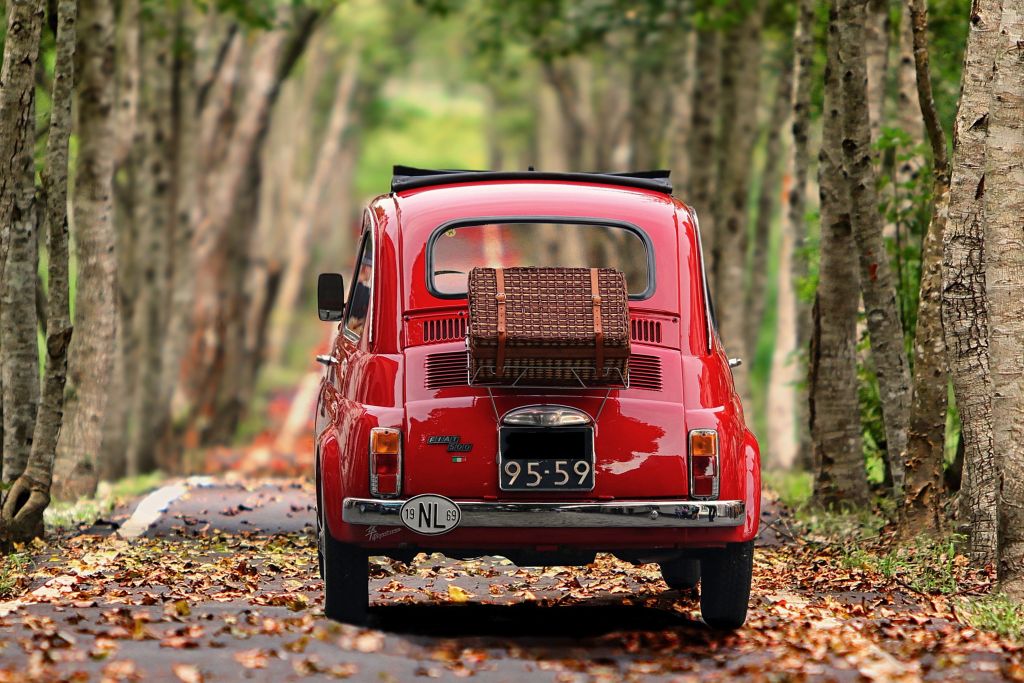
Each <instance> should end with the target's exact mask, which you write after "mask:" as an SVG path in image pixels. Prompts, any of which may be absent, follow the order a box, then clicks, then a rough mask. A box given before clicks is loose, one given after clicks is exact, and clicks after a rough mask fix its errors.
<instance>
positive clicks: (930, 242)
mask: <svg viewBox="0 0 1024 683" xmlns="http://www.w3.org/2000/svg"><path fill="white" fill-rule="evenodd" d="M907 8H908V10H909V11H908V12H906V13H905V14H904V21H905V22H910V23H911V24H912V27H913V28H912V33H913V57H914V66H915V71H916V75H917V94H918V102H919V110H920V111H921V112H922V114H923V116H924V122H925V128H926V130H927V131H928V140H929V142H930V143H931V148H932V168H933V172H934V174H935V177H934V180H933V183H932V201H933V207H932V219H931V222H930V224H929V225H928V232H927V233H925V237H924V245H923V247H922V250H921V264H922V265H921V290H920V293H919V296H918V300H919V304H918V310H917V330H916V333H915V335H914V390H913V397H914V398H913V402H912V403H911V406H910V431H909V435H908V441H907V460H906V466H907V480H906V498H905V500H904V505H903V508H902V509H901V516H900V533H901V534H902V535H904V536H906V537H910V536H912V535H916V534H919V533H921V532H922V531H925V532H927V531H936V530H939V529H941V528H942V526H943V522H944V515H943V512H942V487H943V476H942V475H943V472H942V464H943V458H944V454H945V447H946V438H945V437H946V400H947V394H948V389H947V384H948V379H947V377H948V370H947V363H946V343H945V339H944V338H943V335H942V242H943V232H944V231H945V227H946V217H947V212H948V209H949V160H948V159H947V155H946V135H945V133H944V132H943V130H942V123H941V122H940V121H939V115H938V111H937V110H936V108H935V99H934V97H933V96H932V84H931V70H930V68H929V58H928V5H927V0H908V2H907Z"/></svg>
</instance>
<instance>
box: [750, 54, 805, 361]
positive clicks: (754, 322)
mask: <svg viewBox="0 0 1024 683" xmlns="http://www.w3.org/2000/svg"><path fill="white" fill-rule="evenodd" d="M792 95H793V57H792V55H790V54H789V52H788V50H787V51H786V54H785V55H784V56H783V59H782V64H781V65H780V68H779V76H778V82H777V83H776V85H775V99H774V100H773V101H772V107H771V110H770V113H769V115H768V121H767V125H766V126H765V128H766V131H765V133H766V136H767V137H766V140H765V145H764V166H763V168H762V170H761V186H760V188H759V189H758V197H757V219H756V220H755V222H754V244H753V260H752V263H751V267H750V283H749V286H748V289H747V300H746V316H745V318H746V319H745V327H746V337H747V342H746V343H747V350H748V352H749V353H750V355H751V360H753V359H754V357H756V355H757V340H758V337H759V336H760V333H761V324H762V323H763V322H764V307H765V298H766V296H767V293H766V287H765V281H766V279H767V277H768V272H767V271H768V251H769V249H770V248H771V245H770V238H771V231H772V224H773V223H774V222H775V215H776V210H777V209H778V207H779V195H780V194H781V193H782V171H783V167H784V160H785V155H784V154H783V148H782V131H783V129H784V128H785V127H786V122H787V121H788V120H789V114H790V111H791V109H792Z"/></svg>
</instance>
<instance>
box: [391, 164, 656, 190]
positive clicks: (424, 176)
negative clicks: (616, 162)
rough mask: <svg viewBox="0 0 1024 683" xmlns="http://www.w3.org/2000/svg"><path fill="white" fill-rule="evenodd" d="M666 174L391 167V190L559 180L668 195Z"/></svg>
mask: <svg viewBox="0 0 1024 683" xmlns="http://www.w3.org/2000/svg"><path fill="white" fill-rule="evenodd" d="M668 176H669V171H666V170H660V171H630V172H629V173H552V172H548V171H464V170H448V169H442V170H438V169H427V168H413V167H411V166H395V168H394V172H393V175H392V177H391V191H392V192H400V191H402V190H414V189H416V188H420V187H431V186H434V185H452V184H454V183H471V182H477V181H482V180H562V181H567V182H578V183H579V182H582V183H602V184H605V185H621V186H622V187H636V188H640V189H643V190H654V191H655V192H661V193H663V194H672V181H671V180H669V177H668Z"/></svg>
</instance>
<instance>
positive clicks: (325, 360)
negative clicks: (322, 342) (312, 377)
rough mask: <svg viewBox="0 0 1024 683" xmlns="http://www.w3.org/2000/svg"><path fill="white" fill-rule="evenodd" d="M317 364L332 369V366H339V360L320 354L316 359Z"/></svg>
mask: <svg viewBox="0 0 1024 683" xmlns="http://www.w3.org/2000/svg"><path fill="white" fill-rule="evenodd" d="M316 362H317V363H320V364H321V365H326V366H327V367H330V366H332V365H337V364H338V359H337V358H335V357H334V356H330V355H327V354H320V355H318V356H317V357H316Z"/></svg>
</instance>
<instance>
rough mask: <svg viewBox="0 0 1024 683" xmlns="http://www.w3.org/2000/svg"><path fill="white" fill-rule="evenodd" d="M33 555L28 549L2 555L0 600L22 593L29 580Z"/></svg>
mask: <svg viewBox="0 0 1024 683" xmlns="http://www.w3.org/2000/svg"><path fill="white" fill-rule="evenodd" d="M30 564H31V556H30V554H29V553H28V552H26V551H17V550H16V551H15V552H13V553H10V554H8V555H0V600H8V599H10V598H13V597H14V596H15V595H18V594H19V593H21V590H22V588H24V586H25V584H26V582H27V581H28V569H29V565H30Z"/></svg>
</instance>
